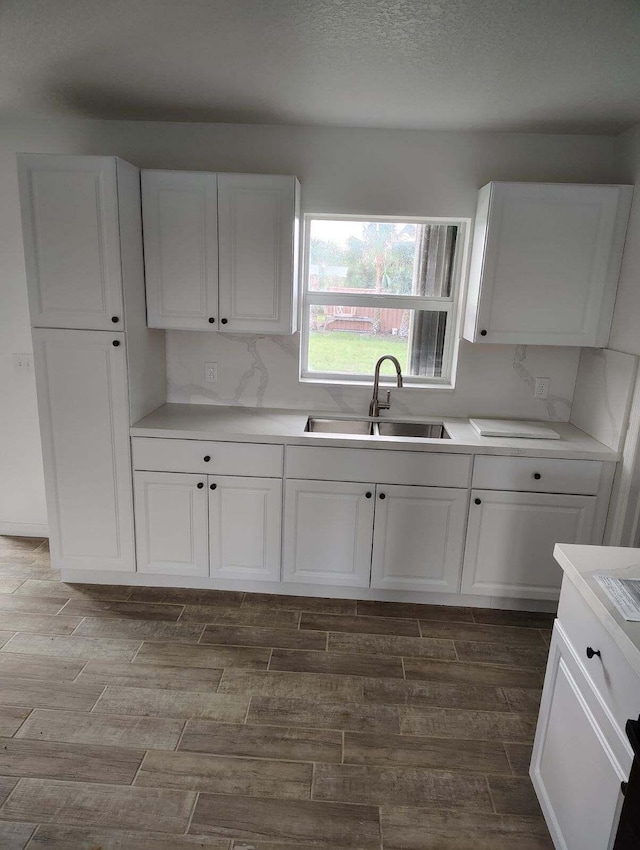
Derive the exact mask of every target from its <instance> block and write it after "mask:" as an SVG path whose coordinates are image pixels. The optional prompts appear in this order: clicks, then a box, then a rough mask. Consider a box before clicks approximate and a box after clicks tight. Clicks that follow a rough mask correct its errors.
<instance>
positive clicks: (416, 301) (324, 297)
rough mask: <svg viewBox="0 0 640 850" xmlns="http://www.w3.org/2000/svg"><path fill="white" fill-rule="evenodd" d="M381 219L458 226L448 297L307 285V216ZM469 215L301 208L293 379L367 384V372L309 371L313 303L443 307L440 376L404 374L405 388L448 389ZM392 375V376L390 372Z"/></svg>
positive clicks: (451, 381) (457, 333) (454, 354)
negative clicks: (295, 370)
mask: <svg viewBox="0 0 640 850" xmlns="http://www.w3.org/2000/svg"><path fill="white" fill-rule="evenodd" d="M318 220H322V221H363V222H370V221H383V222H394V223H395V222H399V223H402V224H442V225H456V226H457V227H458V243H457V246H456V251H455V255H454V266H453V270H452V273H451V294H450V295H449V296H448V297H445V298H443V297H430V296H423V295H375V294H372V295H365V294H364V293H357V294H353V295H351V294H349V293H340V292H314V291H311V290H310V289H309V257H310V247H311V222H312V221H318ZM470 225H471V219H469V218H457V217H456V218H451V217H447V216H437V217H435V216H397V215H367V214H360V215H358V214H351V213H349V214H346V213H305V214H304V216H303V262H302V268H301V274H302V280H301V291H302V297H301V299H300V324H299V327H300V356H299V380H300V382H302V383H314V384H342V385H345V386H357V385H366V386H369V385H370V384H371V380H372V377H373V366H374V365H375V364H372V372H371V374H369V375H366V374H363V375H357V374H350V373H345V372H311V371H309V368H308V366H309V364H308V356H309V330H310V328H309V307H310V306H311V305H313V304H320V305H322V304H324V305H332V306H340V307H351V306H361V307H364V306H366V307H379V308H385V307H386V308H390V309H405V310H415V311H428V312H433V311H434V310H435V311H437V312H445V313H447V324H446V331H445V340H444V346H443V351H442V375H440V376H439V377H431V376H428V375H404V374H403V378H404V383H403V385H404V386H405V387H421V388H423V389H424V388H434V389H452V388H453V387H454V385H455V373H456V366H457V359H458V346H459V341H460V328H461V324H462V318H463V316H462V313H463V310H462V306H463V299H462V289H463V287H462V277H463V273H464V270H465V269H466V268H467V265H468V254H469V234H470ZM381 377H382V378H383V379H384V378H385V377H387V376H381ZM394 378H395V376H394Z"/></svg>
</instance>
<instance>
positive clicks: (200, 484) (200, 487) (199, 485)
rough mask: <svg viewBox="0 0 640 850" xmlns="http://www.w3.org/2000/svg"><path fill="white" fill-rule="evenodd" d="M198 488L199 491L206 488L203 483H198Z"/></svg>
mask: <svg viewBox="0 0 640 850" xmlns="http://www.w3.org/2000/svg"><path fill="white" fill-rule="evenodd" d="M196 487H197V488H198V490H202V488H203V487H204V484H203V483H202V481H198V483H197V484H196Z"/></svg>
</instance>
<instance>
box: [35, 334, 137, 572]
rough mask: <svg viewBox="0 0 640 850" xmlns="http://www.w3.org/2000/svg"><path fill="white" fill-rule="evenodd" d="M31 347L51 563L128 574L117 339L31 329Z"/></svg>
mask: <svg viewBox="0 0 640 850" xmlns="http://www.w3.org/2000/svg"><path fill="white" fill-rule="evenodd" d="M114 343H117V345H114ZM33 348H34V357H35V371H36V385H37V391H38V414H39V417H40V435H41V439H42V454H43V459H44V469H45V489H46V494H47V509H48V515H49V532H50V539H51V558H52V562H53V564H54V566H56V567H61V568H63V569H82V570H90V569H96V570H120V571H127V570H128V571H133V570H134V569H135V559H134V546H133V507H132V496H131V453H130V447H129V405H128V395H127V368H126V359H127V358H126V349H125V339H124V334H123V333H105V332H101V331H73V330H51V329H37V330H34V332H33Z"/></svg>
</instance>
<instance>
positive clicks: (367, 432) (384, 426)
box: [305, 416, 451, 440]
mask: <svg viewBox="0 0 640 850" xmlns="http://www.w3.org/2000/svg"><path fill="white" fill-rule="evenodd" d="M305 431H312V432H313V433H320V434H342V435H357V436H364V437H418V438H422V439H425V440H450V439H451V435H450V434H449V432H448V431H447V429H446V428H445V427H444V425H443V423H442V422H393V421H392V420H389V421H387V420H372V419H330V418H319V417H315V416H310V417H309V419H308V420H307V425H306V428H305Z"/></svg>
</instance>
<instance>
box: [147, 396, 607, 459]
mask: <svg viewBox="0 0 640 850" xmlns="http://www.w3.org/2000/svg"><path fill="white" fill-rule="evenodd" d="M314 415H315V416H319V417H321V418H322V417H324V418H344V419H349V418H350V419H354V418H358V417H355V416H349V415H347V414H334V413H327V412H326V411H325V412H316V411H304V412H302V411H292V410H273V409H266V408H255V407H223V406H219V405H211V404H163V405H162V406H161V407H159V408H157V410H154V411H153V413H150V414H149V415H148V416H145V417H144V419H141V420H140V421H139V422H136V423H135V425H133V426H132V427H131V436H133V437H173V438H182V439H191V440H225V441H233V442H262V443H280V444H286V445H297V446H332V447H344V448H378V449H380V448H384V449H394V450H397V449H401V450H404V451H435V452H446V453H455V454H487V455H512V456H518V455H522V456H525V457H561V458H571V459H577V460H606V461H617V460H618V459H619V457H620V455H619V453H618V452H615V451H613V450H612V449H609V448H607V446H605V445H603V444H602V443H599V442H598V441H597V440H594V439H593V437H590V436H589V435H588V434H585V433H584V431H580V430H579V429H578V428H576V427H575V426H573V425H569V424H568V423H565V422H553V423H552V425H553V428H554V430H555V431H557V432H558V433H559V434H560V439H559V440H532V439H519V438H512V437H481V436H479V434H478V433H477V432H476V430H475V429H474V428H473V427H472V426H471V425H470V424H469V421H468V420H467V419H450V418H448V417H442V418H438V417H429V421H442V422H444V425H445V427H446V429H447V431H448V432H449V433H450V434H451V438H452V439H450V440H435V439H424V438H408V437H368V436H364V435H362V436H361V435H352V434H350V435H342V434H322V433H317V432H315V433H309V432H306V431H305V430H304V428H305V425H306V422H307V417H308V416H314ZM361 418H363V419H366V418H367V417H366V416H362V417H361ZM382 418H384V419H389V420H393V421H402V422H420V421H421V419H420V417H415V416H413V417H412V416H393V415H391V416H385V417H382ZM425 418H426V417H425Z"/></svg>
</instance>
